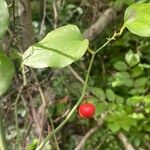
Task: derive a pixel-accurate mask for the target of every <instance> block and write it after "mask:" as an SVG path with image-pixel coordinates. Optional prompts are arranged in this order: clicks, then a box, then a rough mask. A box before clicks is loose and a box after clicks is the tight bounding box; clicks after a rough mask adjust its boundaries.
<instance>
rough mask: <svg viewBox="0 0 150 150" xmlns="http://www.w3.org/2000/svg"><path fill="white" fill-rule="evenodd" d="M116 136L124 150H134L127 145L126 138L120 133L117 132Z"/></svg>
mask: <svg viewBox="0 0 150 150" xmlns="http://www.w3.org/2000/svg"><path fill="white" fill-rule="evenodd" d="M117 136H118V138H119V139H120V141H121V142H122V144H123V146H124V148H125V150H135V149H134V147H133V146H132V145H131V144H130V143H129V141H128V139H127V137H126V136H125V135H124V134H123V133H122V132H119V133H118V134H117Z"/></svg>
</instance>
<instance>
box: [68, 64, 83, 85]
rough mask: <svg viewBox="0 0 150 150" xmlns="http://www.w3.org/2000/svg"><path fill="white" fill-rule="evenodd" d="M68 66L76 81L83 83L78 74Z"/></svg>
mask: <svg viewBox="0 0 150 150" xmlns="http://www.w3.org/2000/svg"><path fill="white" fill-rule="evenodd" d="M68 68H69V70H70V71H71V72H72V74H73V75H74V76H75V78H76V79H77V80H78V81H80V82H81V83H82V84H84V80H83V79H82V78H81V77H80V75H79V74H78V73H77V72H76V71H75V70H74V69H73V68H72V67H71V66H68Z"/></svg>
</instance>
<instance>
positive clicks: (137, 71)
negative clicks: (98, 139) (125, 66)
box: [131, 66, 144, 78]
mask: <svg viewBox="0 0 150 150" xmlns="http://www.w3.org/2000/svg"><path fill="white" fill-rule="evenodd" d="M143 71H144V69H143V68H142V67H140V66H136V67H134V68H133V69H132V70H131V75H132V77H133V78H136V77H139V76H140V75H142V74H143Z"/></svg>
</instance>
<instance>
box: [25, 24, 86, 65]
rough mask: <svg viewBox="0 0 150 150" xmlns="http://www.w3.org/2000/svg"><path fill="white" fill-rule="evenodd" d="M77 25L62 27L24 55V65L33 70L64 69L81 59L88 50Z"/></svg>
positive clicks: (31, 47)
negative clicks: (46, 68)
mask: <svg viewBox="0 0 150 150" xmlns="http://www.w3.org/2000/svg"><path fill="white" fill-rule="evenodd" d="M88 44H89V42H88V40H87V39H84V38H83V36H82V35H81V33H80V30H79V29H78V27H77V26H75V25H66V26H63V27H60V28H58V29H56V30H54V31H52V32H50V33H49V34H47V36H46V37H45V38H44V39H43V40H42V41H40V42H39V43H37V44H35V45H33V46H30V47H29V49H28V50H27V51H26V52H25V53H24V54H23V64H25V65H27V66H30V67H33V68H45V67H52V68H62V67H65V66H67V65H69V64H71V63H73V62H74V61H77V60H78V59H80V58H81V57H82V56H83V55H84V53H85V52H86V50H87V48H88Z"/></svg>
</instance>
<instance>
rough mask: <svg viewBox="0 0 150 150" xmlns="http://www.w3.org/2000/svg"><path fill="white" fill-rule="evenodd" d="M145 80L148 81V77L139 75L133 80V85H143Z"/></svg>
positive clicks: (136, 86)
mask: <svg viewBox="0 0 150 150" xmlns="http://www.w3.org/2000/svg"><path fill="white" fill-rule="evenodd" d="M147 82H148V78H146V77H141V78H138V79H136V80H135V83H134V86H135V88H138V87H144V86H145V85H146V83H147Z"/></svg>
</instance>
